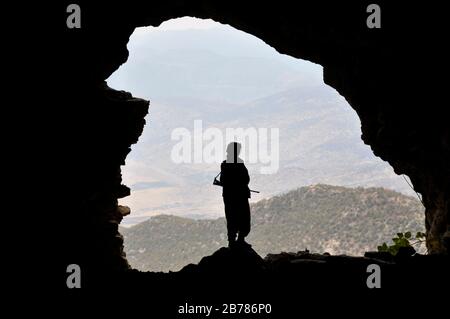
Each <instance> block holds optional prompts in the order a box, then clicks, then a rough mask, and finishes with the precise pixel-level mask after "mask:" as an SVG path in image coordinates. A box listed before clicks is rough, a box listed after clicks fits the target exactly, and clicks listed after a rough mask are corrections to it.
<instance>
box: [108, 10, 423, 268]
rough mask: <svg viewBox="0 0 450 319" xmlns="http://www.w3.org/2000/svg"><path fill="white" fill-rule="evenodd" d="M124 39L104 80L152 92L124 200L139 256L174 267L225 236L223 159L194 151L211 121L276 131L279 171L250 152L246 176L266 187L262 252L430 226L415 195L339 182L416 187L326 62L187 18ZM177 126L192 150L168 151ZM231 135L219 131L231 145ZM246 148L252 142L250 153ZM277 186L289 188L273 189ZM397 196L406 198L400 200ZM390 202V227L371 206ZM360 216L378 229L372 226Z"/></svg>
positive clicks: (129, 236) (357, 242)
mask: <svg viewBox="0 0 450 319" xmlns="http://www.w3.org/2000/svg"><path fill="white" fill-rule="evenodd" d="M128 50H129V52H130V56H129V58H128V62H127V63H126V64H124V65H123V66H122V67H121V68H120V69H119V70H118V71H116V72H115V73H114V74H113V75H112V76H111V77H110V78H109V79H108V85H109V86H111V87H113V88H115V89H119V90H127V91H130V92H132V94H133V95H135V96H139V97H143V98H146V99H149V100H150V101H151V105H150V112H149V114H148V116H147V118H146V121H147V125H146V127H145V129H144V132H143V135H142V136H141V137H140V140H139V142H138V143H137V144H136V145H135V146H134V147H133V148H132V152H131V153H130V154H129V156H128V158H127V161H126V165H125V166H124V167H123V168H122V175H123V180H124V183H125V184H127V185H129V186H130V187H131V190H132V192H131V196H129V197H128V198H125V199H123V200H122V201H121V204H123V205H127V206H130V207H131V210H132V213H131V215H129V216H127V217H125V219H124V220H123V222H122V225H123V226H124V227H125V228H123V229H122V233H124V235H125V251H126V253H127V258H128V260H129V262H130V264H131V265H132V266H133V267H135V268H137V269H140V270H152V271H169V270H179V269H180V267H182V266H184V265H186V264H188V263H191V262H194V263H196V262H198V261H199V260H200V258H201V257H203V256H205V255H209V254H211V253H212V252H214V251H215V250H217V249H218V248H219V247H221V246H224V245H226V227H225V222H224V220H223V219H217V218H219V217H222V216H223V203H222V197H221V190H220V189H218V188H217V187H216V186H213V185H212V180H213V178H214V176H215V175H216V174H217V173H218V171H219V169H220V168H219V166H220V162H219V163H217V162H215V161H208V160H203V158H202V159H201V160H199V161H197V160H196V156H197V155H196V154H195V153H198V149H196V147H195V144H196V143H195V141H194V140H195V138H197V139H198V138H200V139H201V140H204V141H205V144H207V142H208V138H209V139H211V136H209V137H208V136H205V134H204V133H205V132H206V131H207V130H208V129H214V130H216V132H217V131H218V132H222V133H224V134H223V136H225V135H226V134H225V132H226V131H227V129H243V130H247V129H250V128H254V129H256V132H257V134H259V133H260V129H266V130H267V133H268V135H269V136H271V135H270V130H271V129H277V130H278V132H279V139H278V141H279V144H278V148H279V150H278V153H279V157H278V163H276V170H273V171H272V172H271V173H270V174H262V173H261V172H262V171H261V168H262V167H263V166H267V161H266V163H262V162H261V161H256V162H255V163H252V162H251V161H248V160H247V161H246V163H247V167H248V169H249V172H250V176H251V187H252V188H253V189H257V190H259V191H261V193H260V194H259V195H256V196H253V198H252V199H251V202H253V204H254V206H253V207H254V209H253V211H254V212H253V217H252V218H253V230H252V233H251V235H250V236H249V241H250V242H251V243H253V244H254V248H255V250H256V251H257V252H258V253H260V254H261V255H263V256H264V255H265V254H266V253H268V252H274V253H276V252H280V251H298V250H302V249H305V248H308V249H310V250H313V251H318V252H324V251H327V252H330V253H347V254H361V253H363V252H364V250H368V249H372V250H373V249H375V248H376V245H377V244H379V243H381V242H382V241H385V240H388V239H389V238H390V236H391V235H392V234H395V233H396V232H397V230H398V229H397V228H399V230H401V229H402V228H408V230H416V228H420V229H417V230H420V231H422V230H423V229H422V225H421V218H422V216H423V212H422V211H421V210H420V209H419V208H418V207H420V205H416V204H417V201H414V200H413V199H412V198H409V199H408V198H407V197H404V196H403V195H401V194H398V193H393V192H389V191H387V192H386V193H383V191H381V190H380V189H371V190H362V189H359V190H358V189H356V190H354V189H353V190H348V189H347V188H342V186H345V187H348V188H353V187H357V186H362V187H374V186H376V187H385V188H389V189H393V190H396V191H398V192H403V193H405V194H408V195H411V194H412V193H411V192H412V191H411V190H410V188H409V187H408V185H407V184H406V183H405V181H404V180H403V179H402V178H401V177H400V176H397V175H395V173H394V172H393V170H392V168H391V167H390V166H389V165H388V164H387V163H385V162H383V161H382V160H380V159H379V158H377V157H375V156H374V155H373V153H372V152H371V150H370V148H369V147H367V146H366V145H364V144H363V142H362V141H361V139H360V134H361V132H360V121H359V118H358V117H357V115H356V113H355V112H354V110H353V109H352V108H351V107H350V106H349V105H348V104H347V102H346V101H345V99H344V98H343V97H341V96H340V95H339V94H338V93H337V92H336V91H335V90H334V89H333V88H331V87H329V86H327V85H325V84H324V83H323V80H322V67H321V66H320V65H317V64H314V63H310V62H307V61H304V60H299V59H295V58H293V57H290V56H286V55H282V54H279V53H278V52H277V51H275V50H274V49H273V48H272V47H270V46H268V45H266V44H265V43H264V42H263V41H261V40H260V39H258V38H256V37H254V36H252V35H249V34H247V33H244V32H241V31H239V30H236V29H234V28H232V27H230V26H228V25H222V24H220V23H217V22H214V21H212V20H201V19H195V18H189V17H185V18H180V19H173V20H169V21H166V22H165V23H163V24H162V25H161V26H160V27H157V28H154V27H145V28H138V29H136V30H135V32H134V33H133V35H132V37H131V38H130V41H129V43H128ZM199 125H200V126H201V130H200V131H199V130H198V128H199ZM177 130H185V131H186V132H189V133H190V134H191V135H190V138H191V140H190V141H192V148H191V150H190V152H191V153H190V154H189V155H191V157H190V159H191V161H189V160H187V161H184V162H181V163H180V162H179V161H178V162H177V161H176V160H174V158H173V150H174V147H175V146H176V144H177V143H179V141H177V140H176V136H174V132H176V131H177ZM199 132H200V133H199ZM199 134H201V136H199ZM175 135H176V134H175ZM174 137H175V140H174ZM257 138H260V136H257ZM268 139H269V138H266V140H268ZM246 141H250V138H249V139H248V140H245V141H243V142H244V144H245V143H246ZM259 141H260V139H258V142H259ZM226 142H227V141H226V137H224V140H223V146H224V147H225V144H226ZM271 142H273V141H270V143H271ZM271 145H272V146H270V147H269V148H268V151H269V152H270V149H272V150H273V144H271ZM205 147H206V146H204V145H203V146H202V148H201V152H204V151H205ZM250 153H251V152H250V147H249V148H247V153H246V155H245V156H247V157H248V156H251V154H250ZM202 154H204V153H202ZM245 156H244V159H246V158H245ZM197 158H198V156H197ZM219 158H220V156H219ZM272 159H273V158H272ZM273 160H275V159H273ZM316 184H324V185H319V186H317V185H316ZM310 185H316V186H310ZM327 185H333V186H327ZM299 187H303V188H301V190H300V191H297V192H291V191H292V190H294V189H297V188H299ZM280 194H286V195H284V196H285V197H283V196H278V197H275V199H271V198H272V197H273V196H276V195H280ZM339 194H341V196H339ZM311 196H312V197H311ZM314 196H316V197H314ZM358 196H359V197H358ZM333 198H334V199H335V201H334V202H333ZM346 198H347V199H348V202H346V203H343V202H342V201H343V200H345V199H346ZM399 198H400V199H401V200H403V206H402V205H400V206H395V205H394V203H395V202H396V201H397V202H398V201H399ZM401 200H400V201H401ZM361 201H364V204H361V205H359V206H358V203H359V202H361ZM305 203H306V204H305ZM315 204H316V205H318V207H319V208H320V212H323V213H321V214H319V215H320V218H322V219H323V220H320V218H319V217H317V220H313V219H311V218H315V217H314V214H315V213H314V214H312V213H311V214H308V213H307V212H306V211H307V210H308V209H309V210H310V212H313V211H314V212H316V211H317V209H318V208H317V207H316V208H314V207H313V206H314V205H315ZM289 205H291V206H289ZM320 205H322V206H320ZM327 205H328V206H327ZM333 205H335V207H333ZM346 205H347V206H346ZM383 205H384V206H383ZM389 205H390V206H389ZM392 205H394V206H392ZM297 206H298V207H297ZM339 207H340V208H339ZM342 207H343V208H342ZM383 207H384V208H385V209H392V208H395V209H397V210H398V209H400V210H401V209H403V210H404V211H403V212H400V213H399V212H397V214H396V216H395V218H394V217H392V218H393V219H395V220H392V221H391V222H392V225H391V227H387V228H386V227H385V220H383V216H384V215H380V216H381V217H380V216H376V214H375V212H376V211H377V210H379V209H382V208H383ZM416 210H417V212H416ZM283 212H286V213H285V214H283ZM333 212H335V214H336V216H337V217H336V218H334V219H333V221H332V222H330V221H328V220H327V215H326V214H333ZM389 213H390V212H389ZM402 214H403V215H402ZM411 214H412V215H413V217H412V218H411V216H412V215H411ZM316 215H317V214H316ZM329 216H331V215H329ZM361 219H362V220H361ZM416 222H417V223H416ZM365 223H366V224H368V225H370V226H371V227H372V229H373V234H370V235H368V234H367V229H364V227H363V225H364V224H365ZM314 234H316V236H314ZM318 237H320V238H321V239H318Z"/></svg>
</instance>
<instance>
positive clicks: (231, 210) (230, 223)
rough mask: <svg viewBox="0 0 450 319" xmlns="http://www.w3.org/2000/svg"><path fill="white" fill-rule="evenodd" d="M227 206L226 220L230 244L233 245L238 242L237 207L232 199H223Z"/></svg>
mask: <svg viewBox="0 0 450 319" xmlns="http://www.w3.org/2000/svg"><path fill="white" fill-rule="evenodd" d="M223 202H224V204H225V218H226V220H227V232H228V244H229V246H231V245H233V244H234V243H235V242H236V235H237V232H238V220H237V218H236V205H235V203H234V202H233V200H232V199H231V198H225V197H224V198H223Z"/></svg>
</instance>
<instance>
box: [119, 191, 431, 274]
mask: <svg viewBox="0 0 450 319" xmlns="http://www.w3.org/2000/svg"><path fill="white" fill-rule="evenodd" d="M423 224H424V223H423V207H422V206H421V204H420V202H419V201H418V200H417V199H415V198H413V197H409V196H406V195H403V194H400V193H397V192H395V191H391V190H387V189H383V188H360V187H358V188H346V187H340V186H329V185H321V184H319V185H314V186H308V187H302V188H299V189H296V190H293V191H290V192H288V193H285V194H282V195H279V196H275V197H272V198H270V199H265V200H261V201H259V202H257V203H255V204H253V205H252V232H251V234H250V236H249V238H248V241H249V242H250V243H251V244H252V245H253V248H254V249H255V250H256V251H257V252H258V253H259V254H260V255H262V256H265V255H266V254H268V253H276V252H281V251H292V252H296V251H299V250H304V249H305V248H307V249H309V250H310V251H312V252H321V253H322V252H329V253H331V254H351V255H360V254H363V253H364V252H365V251H368V250H375V249H376V246H377V245H378V244H380V243H382V242H383V241H386V242H388V241H390V239H391V238H392V235H394V234H396V233H397V232H399V231H414V232H416V231H423V230H424V226H423ZM121 232H122V234H123V235H124V236H125V251H126V253H127V258H128V260H129V262H130V263H131V265H132V266H133V267H135V268H137V269H140V270H150V271H169V270H172V271H176V270H179V269H180V268H182V267H183V266H185V265H187V264H189V263H197V262H198V261H199V260H200V259H201V258H202V257H203V256H206V255H209V254H211V253H213V252H214V251H216V250H217V249H218V248H219V247H221V246H226V245H227V241H226V226H225V220H224V218H219V219H215V220H194V219H189V218H182V217H177V216H170V215H159V216H155V217H152V218H150V219H149V220H147V221H144V222H142V223H140V224H137V225H135V226H133V227H131V228H121Z"/></svg>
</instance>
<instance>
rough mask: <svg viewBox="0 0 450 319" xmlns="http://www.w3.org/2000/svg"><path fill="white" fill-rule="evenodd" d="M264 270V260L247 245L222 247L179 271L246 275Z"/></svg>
mask: <svg viewBox="0 0 450 319" xmlns="http://www.w3.org/2000/svg"><path fill="white" fill-rule="evenodd" d="M264 270H265V262H264V260H263V259H262V258H261V257H260V256H259V255H258V253H256V251H254V250H253V249H252V248H251V247H249V246H236V247H235V248H233V249H230V248H228V247H222V248H220V249H219V250H217V251H216V252H214V253H213V254H212V255H211V256H207V257H203V258H202V260H200V262H199V263H198V265H193V264H190V265H188V266H186V267H184V268H183V269H181V270H180V273H189V272H191V273H192V272H198V273H211V274H220V275H246V274H249V273H251V274H255V273H260V272H262V271H264Z"/></svg>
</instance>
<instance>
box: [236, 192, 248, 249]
mask: <svg viewBox="0 0 450 319" xmlns="http://www.w3.org/2000/svg"><path fill="white" fill-rule="evenodd" d="M250 223H251V220H250V205H249V203H248V199H247V198H245V199H242V200H241V201H240V203H239V225H238V241H239V242H245V237H247V235H248V234H249V233H250Z"/></svg>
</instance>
